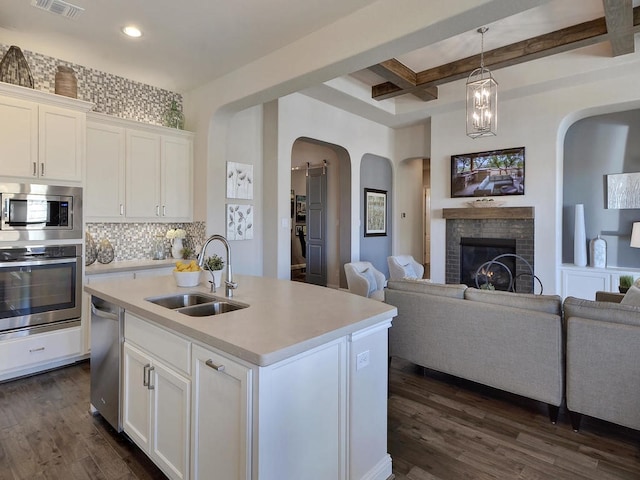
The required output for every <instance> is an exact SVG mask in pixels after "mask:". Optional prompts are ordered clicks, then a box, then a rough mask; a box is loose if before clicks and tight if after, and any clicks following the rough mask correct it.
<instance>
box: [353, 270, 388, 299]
mask: <svg viewBox="0 0 640 480" xmlns="http://www.w3.org/2000/svg"><path fill="white" fill-rule="evenodd" d="M344 273H345V275H346V277H347V286H348V287H349V291H350V292H351V293H355V294H356V295H360V296H362V297H368V298H373V299H375V300H380V301H384V287H385V285H386V283H387V280H386V278H385V276H384V274H383V273H382V272H380V271H378V270H376V269H375V267H374V266H373V265H372V264H371V262H351V263H345V265H344Z"/></svg>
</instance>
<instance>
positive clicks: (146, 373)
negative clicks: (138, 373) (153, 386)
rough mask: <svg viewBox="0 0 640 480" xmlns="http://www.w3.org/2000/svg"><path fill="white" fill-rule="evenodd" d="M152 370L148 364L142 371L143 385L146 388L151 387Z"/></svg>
mask: <svg viewBox="0 0 640 480" xmlns="http://www.w3.org/2000/svg"><path fill="white" fill-rule="evenodd" d="M150 369H151V364H150V363H147V364H146V365H145V366H144V368H143V369H142V385H143V386H145V387H149V377H150V375H149V371H150Z"/></svg>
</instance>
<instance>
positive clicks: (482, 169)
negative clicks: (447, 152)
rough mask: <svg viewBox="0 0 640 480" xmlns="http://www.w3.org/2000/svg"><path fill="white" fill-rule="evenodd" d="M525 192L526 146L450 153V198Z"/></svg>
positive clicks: (522, 193)
mask: <svg viewBox="0 0 640 480" xmlns="http://www.w3.org/2000/svg"><path fill="white" fill-rule="evenodd" d="M502 195H524V147H517V148H505V149H502V150H491V151H488V152H476V153H465V154H461V155H452V156H451V197H452V198H456V197H497V196H502Z"/></svg>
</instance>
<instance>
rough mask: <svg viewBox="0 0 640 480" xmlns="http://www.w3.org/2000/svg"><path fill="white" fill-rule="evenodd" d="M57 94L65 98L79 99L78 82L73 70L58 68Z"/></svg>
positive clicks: (60, 66)
mask: <svg viewBox="0 0 640 480" xmlns="http://www.w3.org/2000/svg"><path fill="white" fill-rule="evenodd" d="M55 92H56V94H58V95H64V96H65V97H71V98H78V80H77V79H76V75H75V73H74V71H73V68H70V67H65V66H63V65H59V66H58V71H57V72H56V90H55Z"/></svg>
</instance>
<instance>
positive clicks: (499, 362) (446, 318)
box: [385, 280, 564, 423]
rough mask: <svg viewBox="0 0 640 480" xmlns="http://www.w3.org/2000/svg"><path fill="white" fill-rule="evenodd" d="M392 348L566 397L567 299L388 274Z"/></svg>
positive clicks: (451, 369) (556, 399) (522, 391)
mask: <svg viewBox="0 0 640 480" xmlns="http://www.w3.org/2000/svg"><path fill="white" fill-rule="evenodd" d="M385 302H386V303H388V304H390V305H394V306H395V307H397V309H398V316H397V317H396V318H394V320H393V323H392V326H391V329H390V331H389V355H390V357H401V358H404V359H406V360H409V361H410V362H412V363H415V364H417V365H421V366H423V367H427V368H430V369H433V370H437V371H440V372H445V373H448V374H451V375H455V376H457V377H462V378H465V379H468V380H472V381H474V382H478V383H481V384H484V385H488V386H491V387H494V388H497V389H500V390H505V391H508V392H511V393H515V394H517V395H522V396H524V397H528V398H532V399H534V400H538V401H540V402H544V403H546V404H548V406H549V416H550V418H551V421H552V422H553V423H555V422H556V420H557V417H558V411H559V407H560V405H561V403H562V400H563V393H564V392H563V389H564V373H563V365H564V359H563V332H562V299H561V298H560V297H559V296H556V295H529V294H518V293H508V292H499V291H488V290H478V289H475V288H468V287H467V286H466V285H444V284H436V283H427V282H420V281H406V280H402V281H389V282H388V284H387V289H386V291H385Z"/></svg>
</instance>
